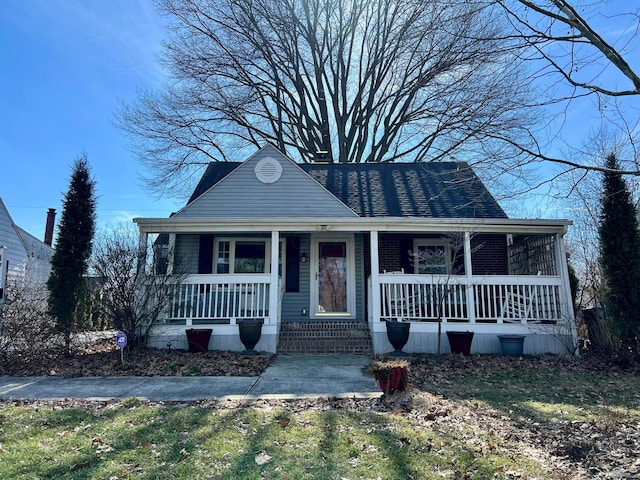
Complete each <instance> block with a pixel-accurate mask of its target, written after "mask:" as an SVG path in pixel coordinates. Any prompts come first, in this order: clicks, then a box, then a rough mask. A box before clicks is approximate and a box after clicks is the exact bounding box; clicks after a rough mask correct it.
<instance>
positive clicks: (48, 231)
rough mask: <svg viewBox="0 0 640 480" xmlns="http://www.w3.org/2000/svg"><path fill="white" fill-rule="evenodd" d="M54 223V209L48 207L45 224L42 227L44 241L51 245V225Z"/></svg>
mask: <svg viewBox="0 0 640 480" xmlns="http://www.w3.org/2000/svg"><path fill="white" fill-rule="evenodd" d="M55 223H56V209H55V208H50V209H49V211H48V212H47V225H46V226H45V227H44V243H46V244H47V245H49V246H51V244H52V243H53V226H54V225H55Z"/></svg>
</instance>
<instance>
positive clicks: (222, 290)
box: [135, 145, 575, 354]
mask: <svg viewBox="0 0 640 480" xmlns="http://www.w3.org/2000/svg"><path fill="white" fill-rule="evenodd" d="M135 222H136V223H137V224H138V227H139V229H140V233H141V242H142V244H143V245H145V244H146V245H147V251H148V252H149V253H148V257H154V258H153V261H151V259H150V258H149V259H148V261H147V263H148V265H149V271H150V273H153V272H152V270H153V266H154V265H156V266H157V265H163V269H162V270H163V272H162V273H164V272H168V273H172V272H173V273H174V274H180V275H181V276H182V277H181V278H180V285H178V286H177V287H176V288H175V290H174V296H173V300H172V303H171V306H170V308H168V310H167V312H166V315H165V317H164V318H163V319H162V320H163V322H162V324H161V325H158V326H157V327H156V328H155V330H154V331H153V332H152V336H151V337H152V338H151V340H152V341H151V343H152V344H153V345H157V346H165V345H167V344H169V343H170V344H171V345H172V347H173V348H181V347H185V346H186V338H185V330H187V329H191V328H207V329H211V330H212V331H213V336H212V337H211V341H210V343H209V347H210V348H212V349H221V350H242V349H243V347H242V344H241V343H240V341H239V339H238V325H237V323H238V322H240V321H242V320H243V319H245V318H259V319H262V320H263V322H264V325H263V329H262V338H261V339H260V343H259V344H258V345H257V347H256V348H257V349H258V350H263V351H270V352H284V353H291V352H292V350H291V349H292V348H293V347H295V346H296V345H300V346H301V347H300V348H301V349H298V350H296V351H297V352H302V351H307V352H309V353H311V352H314V351H316V352H317V351H324V352H327V353H328V352H329V351H331V349H334V350H333V351H334V352H345V353H347V352H353V351H354V350H350V348H351V345H355V344H357V343H358V342H361V341H362V337H363V336H366V341H367V342H368V344H369V350H370V351H371V350H372V351H374V352H375V353H382V352H386V351H389V350H392V347H391V345H390V343H389V342H388V341H387V337H386V321H387V320H391V321H393V320H402V321H408V322H411V335H410V339H409V342H408V344H407V346H406V347H405V351H407V352H434V351H435V350H436V345H437V338H438V330H439V328H438V327H439V324H441V327H442V329H441V330H442V334H441V335H442V343H443V348H444V349H445V351H447V347H448V343H447V337H446V336H445V335H444V333H445V332H447V331H471V332H474V334H475V336H474V339H473V346H472V352H474V353H498V352H500V342H499V340H498V335H502V334H518V335H527V340H526V342H525V353H529V354H538V353H544V352H557V353H560V352H566V351H567V349H566V345H568V344H571V343H574V342H575V328H574V317H573V307H572V301H571V293H570V289H569V277H568V271H567V262H566V255H565V250H564V242H563V236H564V234H565V233H566V231H567V227H568V226H569V225H570V223H571V222H570V221H567V220H542V219H534V220H532V219H510V218H508V217H507V215H506V214H505V212H504V211H503V210H502V208H501V207H500V206H499V205H498V203H497V202H496V201H495V199H494V198H493V196H492V195H491V194H490V193H489V192H488V191H487V189H486V188H485V186H484V185H483V184H482V182H481V181H480V179H479V178H478V177H477V176H476V175H475V173H474V172H473V170H472V169H471V168H470V167H469V166H468V165H467V164H466V163H464V162H436V163H376V164H339V163H333V164H331V163H326V161H325V162H321V161H318V162H315V163H308V164H296V163H295V162H293V161H292V160H290V159H289V158H288V157H286V156H285V155H283V154H282V153H281V152H280V151H278V150H277V149H276V148H275V147H273V146H271V145H268V146H266V147H264V148H262V149H261V150H260V151H259V152H257V153H256V154H255V155H253V156H252V157H250V158H249V159H248V160H246V161H245V162H243V163H231V162H215V163H211V164H210V165H209V168H208V169H207V171H206V172H205V174H204V175H203V177H202V179H201V180H200V183H199V184H198V186H197V187H196V189H195V191H194V192H193V195H192V196H191V198H190V200H189V202H188V203H187V205H186V206H185V207H184V208H182V209H181V210H179V211H178V212H177V213H175V214H174V215H172V216H171V217H169V218H138V219H135ZM434 259H436V260H435V261H434ZM156 270H157V269H156ZM156 273H157V272H156ZM285 340H286V341H285ZM285 345H287V347H286V348H285ZM292 345H293V347H291V346H292ZM305 348H306V350H304V349H305ZM294 350H295V348H294Z"/></svg>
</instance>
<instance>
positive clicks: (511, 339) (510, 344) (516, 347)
mask: <svg viewBox="0 0 640 480" xmlns="http://www.w3.org/2000/svg"><path fill="white" fill-rule="evenodd" d="M498 340H500V348H501V349H502V354H503V355H508V356H510V357H521V356H522V352H523V350H524V335H498Z"/></svg>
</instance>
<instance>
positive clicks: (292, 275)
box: [285, 237, 300, 292]
mask: <svg viewBox="0 0 640 480" xmlns="http://www.w3.org/2000/svg"><path fill="white" fill-rule="evenodd" d="M285 271H286V284H285V291H287V292H299V291H300V237H287V265H286V270H285Z"/></svg>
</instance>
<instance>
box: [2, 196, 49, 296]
mask: <svg viewBox="0 0 640 480" xmlns="http://www.w3.org/2000/svg"><path fill="white" fill-rule="evenodd" d="M54 219H55V210H53V209H50V210H49V214H48V217H47V232H48V233H49V239H50V237H51V234H52V232H53V221H54ZM52 256H53V248H51V241H50V240H49V243H48V244H47V243H45V242H42V241H40V240H38V239H37V238H35V237H34V236H33V235H31V234H29V233H27V232H26V231H25V230H23V229H22V228H20V227H18V226H17V225H16V224H15V223H14V222H13V219H12V218H11V215H10V214H9V210H7V207H6V206H5V204H4V202H3V201H2V198H0V301H4V300H6V292H7V286H12V285H13V286H15V287H17V288H37V287H40V286H43V285H44V284H45V283H46V281H47V279H48V278H49V272H50V270H51V257H52Z"/></svg>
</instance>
